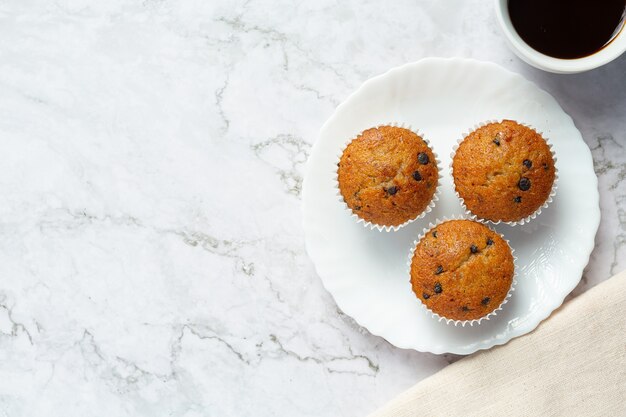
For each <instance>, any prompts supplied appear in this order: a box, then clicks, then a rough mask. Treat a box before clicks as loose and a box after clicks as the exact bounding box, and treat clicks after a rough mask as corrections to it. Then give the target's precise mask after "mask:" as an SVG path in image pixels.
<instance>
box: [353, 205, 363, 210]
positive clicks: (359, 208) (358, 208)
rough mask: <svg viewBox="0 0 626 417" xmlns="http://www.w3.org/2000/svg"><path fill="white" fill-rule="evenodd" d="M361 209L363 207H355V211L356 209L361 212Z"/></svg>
mask: <svg viewBox="0 0 626 417" xmlns="http://www.w3.org/2000/svg"><path fill="white" fill-rule="evenodd" d="M361 208H362V207H361V206H354V209H355V210H356V211H359V210H361Z"/></svg>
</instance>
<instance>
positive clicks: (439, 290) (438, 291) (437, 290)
mask: <svg viewBox="0 0 626 417" xmlns="http://www.w3.org/2000/svg"><path fill="white" fill-rule="evenodd" d="M442 291H443V289H442V288H441V284H440V283H436V284H435V293H437V294H441V292H442Z"/></svg>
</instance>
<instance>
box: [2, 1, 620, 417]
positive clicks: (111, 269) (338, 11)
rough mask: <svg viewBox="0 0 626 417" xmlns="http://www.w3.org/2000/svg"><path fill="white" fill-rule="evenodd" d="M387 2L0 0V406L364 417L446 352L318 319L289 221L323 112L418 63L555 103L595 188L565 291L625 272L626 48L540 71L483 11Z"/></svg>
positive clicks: (63, 412) (331, 311) (12, 412)
mask: <svg viewBox="0 0 626 417" xmlns="http://www.w3.org/2000/svg"><path fill="white" fill-rule="evenodd" d="M388 3H389V4H384V3H383V2H379V1H370V0H361V1H358V2H357V1H343V2H338V1H329V0H320V1H315V2H304V1H301V2H294V1H285V0H283V1H260V0H247V1H238V0H237V1H234V0H211V1H206V0H195V1H194V0H180V1H174V0H144V1H122V0H111V1H95V0H94V1H88V0H56V1H53V2H48V1H33V0H24V1H10V0H1V1H0V115H1V117H0V155H2V157H1V159H0V196H2V197H1V198H2V204H0V416H2V417H8V416H10V417H13V416H63V417H71V416H107V417H110V416H187V417H191V416H194V417H195V416H255V417H264V416H290V417H298V416H363V415H365V414H366V413H368V412H370V411H372V410H373V409H375V408H376V407H378V406H380V405H382V404H383V403H384V402H385V401H387V400H388V399H390V398H391V397H392V396H394V395H395V394H397V393H399V392H400V391H402V390H403V389H405V388H407V387H409V386H410V385H412V384H414V383H415V382H417V381H418V380H420V379H422V378H424V377H426V376H428V375H430V374H432V373H434V372H436V371H437V370H439V369H441V368H442V367H444V366H446V365H447V364H448V363H449V362H450V361H453V360H455V359H456V358H454V357H450V356H435V355H430V354H423V353H416V352H412V351H404V350H400V349H396V348H394V347H393V346H390V345H389V344H388V343H386V342H385V341H384V340H382V339H380V338H378V337H375V336H372V335H370V334H369V333H368V332H367V331H365V330H363V329H360V328H359V327H358V326H356V325H355V324H354V322H353V321H352V320H351V319H350V318H349V317H346V316H345V315H343V314H342V313H341V312H340V311H338V309H337V307H336V305H335V304H334V302H333V300H332V299H331V297H330V296H329V294H328V293H327V292H326V291H325V290H324V289H323V288H322V286H321V283H320V280H319V278H318V277H317V276H316V274H315V272H314V270H313V267H312V265H311V262H310V261H309V260H308V258H307V256H306V253H305V251H304V246H303V235H302V228H301V216H300V187H301V183H302V174H303V165H304V163H305V161H306V158H307V154H308V151H309V149H310V147H311V144H312V143H313V142H314V141H315V137H316V134H317V131H318V129H319V127H320V126H321V125H322V123H323V122H324V120H325V119H326V118H328V116H329V115H330V114H331V113H332V111H333V109H334V108H335V106H336V105H337V104H338V103H340V102H341V101H342V100H343V99H345V98H346V96H347V95H348V94H349V93H350V92H351V91H353V90H354V89H356V88H357V87H358V86H359V85H360V84H361V83H362V82H363V81H365V80H366V79H368V78H369V77H371V76H374V75H377V74H379V73H381V72H384V71H386V70H387V69H389V68H390V67H393V66H397V65H400V64H403V63H405V62H408V61H414V60H417V59H419V58H422V57H425V56H431V55H436V56H463V57H473V58H478V59H485V60H491V61H494V62H496V63H498V64H501V65H503V66H504V67H506V68H509V69H511V70H514V71H518V72H521V73H522V74H524V75H525V76H526V77H528V78H529V79H531V80H533V81H535V82H536V83H537V84H539V85H540V86H541V87H543V88H545V89H546V90H548V91H549V92H551V93H552V94H553V95H554V96H555V97H556V98H557V100H558V101H559V102H560V103H561V104H562V106H563V107H564V108H565V110H566V111H567V112H569V113H570V114H571V115H572V116H573V118H574V120H575V122H576V124H577V125H578V127H579V128H580V129H581V131H582V133H583V135H584V137H585V139H586V141H587V143H588V144H589V146H590V147H591V149H592V151H593V155H594V159H595V164H596V171H597V173H598V175H599V178H600V194H601V205H602V215H603V219H602V224H601V226H600V231H599V234H598V236H597V239H596V242H597V247H596V249H595V251H594V252H593V255H592V259H591V262H590V264H589V266H588V268H587V270H586V273H585V276H584V278H583V281H582V283H581V285H580V286H579V287H578V288H577V289H576V290H575V293H574V294H580V293H581V292H583V291H585V290H586V289H588V288H589V287H591V286H593V285H595V284H597V283H598V282H600V281H602V280H604V279H606V278H608V277H609V276H610V275H611V274H612V273H615V272H618V271H620V270H622V269H624V268H626V150H625V147H626V56H623V57H622V58H621V59H618V60H617V61H615V62H613V63H612V64H610V65H608V66H606V67H604V68H602V69H599V70H596V71H593V72H590V73H586V74H582V75H575V76H559V75H552V74H546V73H543V72H540V71H538V70H535V69H532V68H530V67H528V66H526V65H525V64H523V63H521V62H520V61H519V60H518V59H516V58H515V57H514V56H513V55H512V53H511V52H509V51H508V50H507V49H506V46H505V44H504V40H503V38H502V37H501V36H500V33H499V29H498V28H497V26H496V24H495V19H494V15H493V10H492V2H491V1H484V0H450V1H440V0H429V1H416V0H403V1H396V2H388ZM581 198H585V196H581ZM580 215H581V216H584V215H585V213H580Z"/></svg>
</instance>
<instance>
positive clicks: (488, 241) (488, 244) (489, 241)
mask: <svg viewBox="0 0 626 417" xmlns="http://www.w3.org/2000/svg"><path fill="white" fill-rule="evenodd" d="M491 245H493V240H491V238H490V237H489V238H487V246H491Z"/></svg>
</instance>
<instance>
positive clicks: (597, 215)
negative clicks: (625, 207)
mask: <svg viewBox="0 0 626 417" xmlns="http://www.w3.org/2000/svg"><path fill="white" fill-rule="evenodd" d="M430 63H439V64H442V65H452V64H461V65H475V66H484V67H491V69H496V70H498V71H503V72H505V73H507V75H508V76H510V77H512V78H515V79H517V80H519V81H521V82H524V83H529V84H531V85H533V86H534V87H535V88H536V89H537V90H539V91H540V92H541V93H543V94H545V95H546V96H547V97H549V99H551V100H553V101H554V104H555V105H556V106H557V107H558V109H560V110H561V112H562V113H563V115H564V116H566V117H567V119H569V121H570V122H571V123H572V125H573V126H574V128H575V129H576V131H577V132H578V135H579V136H580V140H581V141H582V142H583V143H584V144H585V146H586V147H587V152H586V153H585V155H584V158H587V159H588V161H587V162H588V163H589V164H590V165H591V170H592V172H593V176H592V177H593V178H592V179H591V181H592V182H593V188H594V189H595V191H596V192H595V193H594V196H593V197H594V200H595V201H593V202H591V203H590V207H593V209H594V210H593V213H591V212H588V213H587V215H586V217H587V218H588V222H589V224H590V225H591V230H593V236H592V238H590V239H589V240H588V242H587V243H586V244H581V245H580V247H581V253H584V254H585V256H579V257H578V258H577V259H579V262H578V263H577V264H576V265H575V269H576V270H579V272H578V273H577V274H579V275H580V276H579V277H578V279H577V280H573V281H572V284H571V285H569V286H564V288H565V289H566V291H564V292H563V296H562V297H560V296H558V295H557V296H556V297H554V298H553V300H554V302H552V303H551V304H549V305H547V306H546V308H545V309H544V310H543V311H544V313H540V314H538V315H537V317H538V320H536V322H533V323H530V324H526V325H522V326H519V327H517V328H515V329H514V330H512V331H511V332H510V333H509V335H510V336H509V337H505V338H502V339H492V342H491V343H486V344H480V343H479V344H478V345H477V346H475V347H474V348H469V349H451V348H447V349H445V348H443V349H428V348H424V346H419V347H416V346H412V345H408V344H403V343H394V342H391V341H389V340H388V339H387V338H386V337H385V336H383V335H381V334H378V333H377V332H374V331H372V330H371V328H370V327H369V326H367V325H365V324H364V323H362V322H361V320H360V319H359V318H357V317H356V316H355V315H353V314H352V313H351V312H350V311H348V310H349V308H348V309H346V308H345V306H341V305H340V304H339V303H338V302H337V299H336V297H335V295H334V294H333V292H332V291H331V290H330V289H329V288H328V286H327V284H326V282H325V280H324V278H322V274H321V273H320V270H319V263H316V262H315V260H314V258H315V255H313V253H314V252H315V250H312V243H311V242H310V236H311V234H312V232H311V231H310V230H309V226H308V225H307V221H306V219H307V204H306V200H307V199H306V195H307V194H308V193H307V190H308V189H309V187H308V185H307V184H308V182H309V178H310V171H311V169H312V168H311V166H312V162H311V160H312V159H313V158H312V157H313V155H314V153H316V149H319V147H318V146H317V145H318V143H319V140H320V137H321V136H322V133H323V132H324V131H325V129H327V127H328V125H329V124H330V123H331V122H332V121H333V120H334V119H335V118H336V117H337V116H338V115H339V114H340V113H341V112H342V111H343V110H342V109H343V108H344V107H345V106H346V105H347V103H349V102H351V101H352V100H353V99H354V97H355V96H357V95H358V94H360V93H361V91H362V90H363V89H365V88H367V87H368V86H369V85H371V84H374V83H377V82H380V81H381V80H382V79H384V78H386V77H389V76H391V75H393V74H394V73H395V72H401V71H407V70H411V69H414V68H417V67H419V66H422V65H427V64H430ZM587 199H588V197H587ZM301 214H302V227H303V230H304V240H305V242H304V243H305V250H306V252H307V254H308V256H309V258H310V260H311V262H312V263H313V267H314V270H315V273H316V274H317V275H318V277H319V279H320V280H321V282H322V286H323V287H324V289H325V290H326V291H327V292H328V293H329V294H330V295H331V297H332V299H333V301H334V302H335V305H336V306H337V307H338V308H339V309H341V310H342V311H343V312H344V313H345V314H346V315H348V316H350V318H352V319H353V320H354V321H355V322H356V323H357V324H358V325H359V326H360V327H362V328H364V329H366V330H367V331H368V332H369V333H370V334H372V335H374V336H376V337H380V338H382V339H384V340H385V341H387V342H388V343H389V344H391V345H392V346H395V347H398V348H401V349H410V350H415V351H418V352H429V353H434V354H438V355H439V354H445V353H453V354H459V355H468V354H472V353H474V352H478V351H481V350H488V349H491V348H493V347H494V346H501V345H504V344H506V343H508V342H509V341H511V340H513V339H515V338H517V337H520V336H523V335H525V334H528V333H530V332H532V331H533V330H535V329H536V328H537V327H538V326H539V325H540V324H541V323H542V322H543V321H544V320H545V319H546V318H548V317H550V316H551V315H552V313H553V312H554V311H555V310H556V309H558V308H559V307H560V306H561V305H562V304H563V302H564V301H565V298H566V297H567V296H568V295H569V294H570V293H571V292H572V291H573V290H574V288H576V286H577V285H578V284H579V283H580V280H581V278H582V274H583V272H584V269H585V267H586V266H587V265H588V263H589V259H590V257H591V253H592V251H593V249H594V247H595V236H596V235H597V233H598V228H599V226H600V220H601V209H600V192H599V189H598V177H597V175H596V174H595V170H594V169H593V156H592V154H591V150H590V149H589V147H588V145H587V144H586V142H585V141H584V138H583V136H582V133H581V132H580V130H579V129H578V127H577V126H576V123H575V122H574V120H573V119H572V117H571V116H570V115H569V114H568V113H567V112H565V110H563V108H562V107H561V105H560V104H559V102H558V101H557V100H556V98H555V97H554V96H552V95H551V94H550V93H548V92H547V91H545V90H544V89H543V88H541V87H539V86H538V85H537V84H535V83H534V82H532V81H530V80H528V79H527V78H525V77H524V76H522V75H521V74H518V73H516V72H513V71H510V70H508V69H506V68H504V67H502V66H500V65H498V64H496V63H493V62H490V61H481V60H477V59H473V58H460V57H450V58H441V57H425V58H422V59H419V60H417V61H413V62H408V63H405V64H403V65H399V66H396V67H392V68H390V69H388V70H387V71H385V72H383V73H381V74H378V75H376V76H373V77H371V78H369V79H367V80H366V81H364V82H363V83H362V84H361V85H360V86H359V87H358V88H357V89H356V90H354V91H353V92H352V93H351V94H349V95H348V96H347V97H346V98H345V99H344V100H343V101H342V102H341V103H340V104H339V105H338V106H337V107H336V108H335V110H334V111H333V113H332V114H331V115H330V116H329V117H328V119H326V121H325V122H324V124H323V125H322V126H321V128H320V129H319V131H318V134H317V136H316V140H315V142H314V143H313V145H312V148H311V153H310V154H309V157H308V158H307V161H306V165H305V170H304V178H303V181H302V203H301ZM592 215H593V218H591V216H592Z"/></svg>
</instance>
